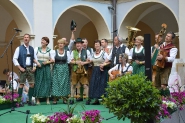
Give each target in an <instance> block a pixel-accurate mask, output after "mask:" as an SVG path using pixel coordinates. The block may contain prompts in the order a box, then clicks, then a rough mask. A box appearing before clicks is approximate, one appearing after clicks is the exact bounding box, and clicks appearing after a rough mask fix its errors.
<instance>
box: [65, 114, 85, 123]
mask: <svg viewBox="0 0 185 123" xmlns="http://www.w3.org/2000/svg"><path fill="white" fill-rule="evenodd" d="M66 121H67V123H84V121H83V120H82V119H81V118H80V117H78V116H77V115H74V116H72V117H71V118H68V119H67V120H66Z"/></svg>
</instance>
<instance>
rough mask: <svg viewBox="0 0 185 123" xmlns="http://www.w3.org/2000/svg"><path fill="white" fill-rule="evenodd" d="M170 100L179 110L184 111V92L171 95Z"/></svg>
mask: <svg viewBox="0 0 185 123" xmlns="http://www.w3.org/2000/svg"><path fill="white" fill-rule="evenodd" d="M171 97H172V100H173V101H174V102H175V103H176V105H177V106H178V108H179V109H180V110H183V109H184V104H185V91H180V90H179V91H178V92H172V93H171Z"/></svg>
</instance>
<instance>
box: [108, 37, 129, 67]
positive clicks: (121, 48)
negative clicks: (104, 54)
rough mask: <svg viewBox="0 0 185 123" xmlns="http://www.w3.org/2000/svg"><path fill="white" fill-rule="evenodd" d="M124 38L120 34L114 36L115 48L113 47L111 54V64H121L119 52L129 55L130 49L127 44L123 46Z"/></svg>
mask: <svg viewBox="0 0 185 123" xmlns="http://www.w3.org/2000/svg"><path fill="white" fill-rule="evenodd" d="M121 41H122V38H121V37H119V36H116V37H115V38H114V48H113V49H112V52H111V54H110V55H109V58H108V59H109V60H111V66H112V67H113V66H115V65H116V64H119V54H122V53H126V54H127V55H130V51H129V49H128V48H127V47H126V46H125V45H122V46H121Z"/></svg>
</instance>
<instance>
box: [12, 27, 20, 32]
mask: <svg viewBox="0 0 185 123" xmlns="http://www.w3.org/2000/svg"><path fill="white" fill-rule="evenodd" d="M14 30H15V31H17V32H22V30H20V29H17V28H14Z"/></svg>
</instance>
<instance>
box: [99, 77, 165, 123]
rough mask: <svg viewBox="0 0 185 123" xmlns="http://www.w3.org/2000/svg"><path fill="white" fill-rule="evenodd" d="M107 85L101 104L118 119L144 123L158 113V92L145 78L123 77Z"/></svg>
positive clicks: (159, 101)
mask: <svg viewBox="0 0 185 123" xmlns="http://www.w3.org/2000/svg"><path fill="white" fill-rule="evenodd" d="M108 84H109V88H106V91H107V97H104V96H103V97H102V98H103V104H104V105H105V106H106V107H108V108H109V110H110V112H113V113H114V114H115V115H116V116H117V118H118V119H123V120H124V119H125V117H127V118H131V119H132V122H137V123H138V122H139V123H144V122H145V121H146V120H147V119H149V118H153V117H154V116H155V115H156V114H157V113H158V110H159V106H160V104H161V100H160V98H159V97H160V95H159V91H158V89H156V88H154V87H153V86H152V83H151V82H150V81H147V80H146V76H144V75H142V74H141V75H132V76H131V75H125V76H123V77H121V78H120V79H117V80H114V81H112V82H110V83H108Z"/></svg>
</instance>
